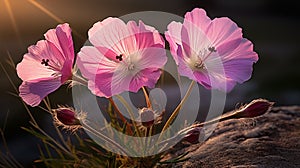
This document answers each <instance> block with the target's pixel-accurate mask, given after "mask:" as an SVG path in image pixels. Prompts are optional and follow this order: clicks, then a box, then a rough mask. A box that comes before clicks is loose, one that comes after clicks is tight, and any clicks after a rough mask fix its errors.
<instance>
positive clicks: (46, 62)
mask: <svg viewBox="0 0 300 168" xmlns="http://www.w3.org/2000/svg"><path fill="white" fill-rule="evenodd" d="M41 64H42V65H45V66H48V65H49V59H42V62H41Z"/></svg>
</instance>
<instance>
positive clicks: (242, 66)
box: [223, 39, 258, 83]
mask: <svg viewBox="0 0 300 168" xmlns="http://www.w3.org/2000/svg"><path fill="white" fill-rule="evenodd" d="M223 60H224V61H223V62H224V69H225V73H226V77H227V78H230V79H232V80H234V81H237V82H238V83H243V82H245V81H247V80H248V79H250V77H251V74H252V66H253V63H255V62H256V61H257V60H258V55H257V53H255V52H254V51H253V45H252V43H251V42H250V41H248V40H246V39H243V41H242V43H241V44H240V45H239V46H238V47H237V48H236V49H235V50H234V51H232V52H231V53H228V54H227V55H225V56H224V58H223Z"/></svg>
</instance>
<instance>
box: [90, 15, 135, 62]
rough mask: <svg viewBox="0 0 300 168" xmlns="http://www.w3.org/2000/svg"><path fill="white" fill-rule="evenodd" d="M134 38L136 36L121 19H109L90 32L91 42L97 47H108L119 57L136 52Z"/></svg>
mask: <svg viewBox="0 0 300 168" xmlns="http://www.w3.org/2000/svg"><path fill="white" fill-rule="evenodd" d="M134 38H135V37H134V34H133V33H132V32H131V31H129V30H128V28H127V25H126V24H125V23H124V22H123V21H122V20H121V19H119V18H107V19H105V20H104V21H102V22H100V23H99V22H98V23H96V24H94V26H93V27H92V28H91V29H90V30H89V40H90V42H91V43H92V44H93V45H94V46H95V47H98V46H99V47H106V48H107V49H108V50H113V51H114V52H115V53H116V54H117V55H120V54H125V55H128V54H129V53H130V51H132V50H136V45H135V40H134ZM102 54H105V53H102ZM110 59H113V58H110Z"/></svg>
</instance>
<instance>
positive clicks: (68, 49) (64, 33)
mask: <svg viewBox="0 0 300 168" xmlns="http://www.w3.org/2000/svg"><path fill="white" fill-rule="evenodd" d="M71 31H72V30H71V28H70V27H69V24H67V23H65V24H60V25H58V26H57V27H56V29H50V30H48V31H47V32H46V33H45V35H44V36H45V38H46V40H47V41H49V42H51V43H52V44H54V45H55V46H56V48H57V49H58V50H59V51H60V52H61V54H62V55H63V59H64V60H72V64H73V60H74V46H73V40H72V35H71ZM58 58H59V57H58ZM61 61H62V60H61ZM62 62H63V61H62Z"/></svg>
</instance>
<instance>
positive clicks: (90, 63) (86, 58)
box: [76, 46, 116, 81]
mask: <svg viewBox="0 0 300 168" xmlns="http://www.w3.org/2000/svg"><path fill="white" fill-rule="evenodd" d="M76 63H77V66H78V68H79V69H80V72H81V73H82V75H83V76H84V77H85V78H87V79H88V80H92V81H94V80H95V76H96V74H97V73H98V71H101V70H103V71H105V72H106V71H114V70H115V68H116V63H115V62H114V61H111V60H109V59H108V58H106V57H105V56H104V55H103V54H102V53H101V52H100V51H99V50H98V49H97V48H95V47H92V46H84V47H82V48H81V50H80V52H79V53H78V57H77V61H76ZM99 68H100V69H101V70H99Z"/></svg>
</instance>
